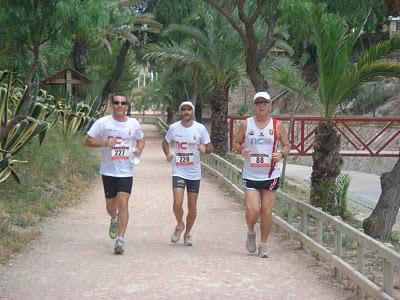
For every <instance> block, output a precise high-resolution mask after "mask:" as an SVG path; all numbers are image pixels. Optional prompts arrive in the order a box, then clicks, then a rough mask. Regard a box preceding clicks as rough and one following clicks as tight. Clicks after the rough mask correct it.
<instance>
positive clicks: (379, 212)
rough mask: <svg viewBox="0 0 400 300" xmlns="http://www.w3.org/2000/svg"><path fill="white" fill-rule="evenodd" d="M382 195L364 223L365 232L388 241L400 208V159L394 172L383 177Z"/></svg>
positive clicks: (384, 174)
mask: <svg viewBox="0 0 400 300" xmlns="http://www.w3.org/2000/svg"><path fill="white" fill-rule="evenodd" d="M381 188H382V193H381V195H380V197H379V200H378V203H377V204H376V206H375V209H374V211H373V212H372V213H371V215H370V216H369V217H368V218H366V219H365V220H364V222H363V228H364V232H365V233H366V234H368V235H369V236H371V237H373V238H375V239H381V240H387V239H389V237H390V233H391V231H392V227H393V225H394V223H395V222H396V216H397V214H398V212H399V208H400V157H399V159H398V160H397V163H396V164H395V166H394V167H393V169H392V171H390V172H386V173H383V174H382V175H381Z"/></svg>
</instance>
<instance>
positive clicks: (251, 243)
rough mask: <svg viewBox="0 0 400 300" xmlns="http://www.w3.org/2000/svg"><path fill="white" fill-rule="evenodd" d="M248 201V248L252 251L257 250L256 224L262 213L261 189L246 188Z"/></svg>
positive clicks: (246, 200) (246, 199)
mask: <svg viewBox="0 0 400 300" xmlns="http://www.w3.org/2000/svg"><path fill="white" fill-rule="evenodd" d="M245 202H246V223H247V228H248V230H247V239H246V249H247V251H249V252H250V253H254V252H256V250H257V245H256V232H255V231H254V226H255V224H256V223H257V220H258V216H259V214H260V191H259V190H248V189H246V190H245Z"/></svg>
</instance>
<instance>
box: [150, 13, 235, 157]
mask: <svg viewBox="0 0 400 300" xmlns="http://www.w3.org/2000/svg"><path fill="white" fill-rule="evenodd" d="M201 17H202V18H203V22H204V24H205V28H204V30H201V29H199V28H197V27H195V26H191V25H183V24H182V25H174V26H172V27H171V30H175V31H179V32H181V33H182V34H184V35H185V36H186V38H185V39H184V40H183V41H181V42H180V43H175V42H173V41H171V42H170V43H161V44H159V45H149V46H148V47H147V49H146V54H145V55H144V57H145V58H146V59H152V60H155V61H159V62H163V63H168V64H175V65H186V66H195V67H197V68H199V69H200V70H201V71H202V72H206V76H207V77H208V78H209V81H210V84H211V86H212V96H211V101H210V103H211V108H212V115H211V142H212V143H213V145H214V149H215V152H216V153H217V154H219V155H221V156H225V155H226V153H227V151H228V124H227V122H226V120H227V115H228V102H229V98H228V93H229V89H230V88H231V87H232V85H233V84H235V83H236V82H237V81H238V80H239V79H240V78H241V75H242V73H243V68H242V61H243V60H242V54H241V53H242V49H241V44H240V43H239V42H238V37H237V36H236V33H235V32H234V31H233V30H232V29H231V28H230V27H229V25H228V24H226V23H225V22H224V19H223V18H222V17H220V16H218V15H217V14H216V13H214V12H213V11H211V10H205V11H204V12H203V13H202V14H201Z"/></svg>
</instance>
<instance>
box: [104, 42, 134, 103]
mask: <svg viewBox="0 0 400 300" xmlns="http://www.w3.org/2000/svg"><path fill="white" fill-rule="evenodd" d="M130 47H131V43H130V42H129V41H125V42H124V44H123V45H122V48H121V50H120V52H119V54H118V57H117V62H116V64H115V67H114V70H113V71H112V73H111V76H110V79H108V80H107V82H106V84H105V85H104V88H103V92H102V93H101V107H102V108H103V109H104V110H105V107H107V99H108V96H109V95H110V94H111V92H112V90H113V88H114V86H115V85H116V84H117V82H118V79H119V77H120V76H121V74H122V70H123V68H124V64H125V60H126V57H127V55H128V51H129V48H130Z"/></svg>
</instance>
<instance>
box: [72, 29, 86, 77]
mask: <svg viewBox="0 0 400 300" xmlns="http://www.w3.org/2000/svg"><path fill="white" fill-rule="evenodd" d="M88 53H89V47H88V44H87V40H86V39H83V38H79V37H78V38H77V39H76V40H75V43H74V48H73V50H72V58H73V60H74V68H75V70H77V71H78V72H80V73H82V74H86V66H87V60H88V56H89V54H88Z"/></svg>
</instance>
